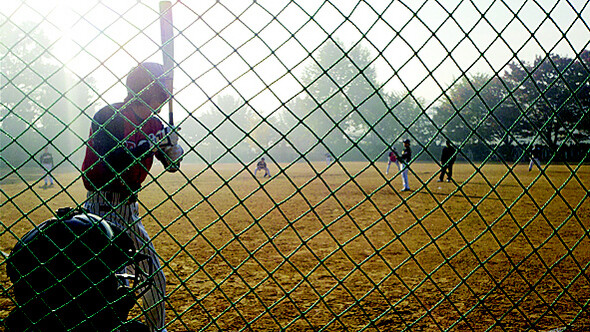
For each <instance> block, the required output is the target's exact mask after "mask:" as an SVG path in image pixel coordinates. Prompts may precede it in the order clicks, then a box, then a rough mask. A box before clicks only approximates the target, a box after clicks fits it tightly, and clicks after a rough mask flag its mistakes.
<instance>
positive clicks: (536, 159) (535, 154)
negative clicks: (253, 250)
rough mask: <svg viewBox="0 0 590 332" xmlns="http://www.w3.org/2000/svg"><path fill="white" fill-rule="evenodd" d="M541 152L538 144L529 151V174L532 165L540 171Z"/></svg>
mask: <svg viewBox="0 0 590 332" xmlns="http://www.w3.org/2000/svg"><path fill="white" fill-rule="evenodd" d="M542 153H543V151H542V150H541V146H540V145H539V144H535V147H533V149H532V150H531V161H530V162H529V172H530V171H532V170H533V165H534V166H537V168H538V169H541V154H542Z"/></svg>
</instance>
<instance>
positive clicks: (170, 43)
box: [160, 1, 174, 127]
mask: <svg viewBox="0 0 590 332" xmlns="http://www.w3.org/2000/svg"><path fill="white" fill-rule="evenodd" d="M173 26H174V24H173V21H172V3H171V2H170V1H160V33H161V37H162V57H163V60H164V72H165V73H166V75H167V77H166V89H168V91H169V92H170V94H172V88H173V86H174V84H173V83H174V69H173V68H174V38H173V34H174V31H173ZM168 124H169V125H170V126H171V127H173V126H174V112H173V110H172V98H170V100H169V101H168Z"/></svg>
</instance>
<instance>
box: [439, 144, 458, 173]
mask: <svg viewBox="0 0 590 332" xmlns="http://www.w3.org/2000/svg"><path fill="white" fill-rule="evenodd" d="M456 152H457V149H455V147H453V143H452V142H451V141H450V140H447V142H446V146H445V147H444V148H443V149H442V153H441V156H440V165H441V166H440V176H439V178H438V182H442V181H443V180H444V178H445V173H446V174H447V182H451V179H452V178H453V165H455V160H456V159H457V154H456Z"/></svg>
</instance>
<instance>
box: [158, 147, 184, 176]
mask: <svg viewBox="0 0 590 332" xmlns="http://www.w3.org/2000/svg"><path fill="white" fill-rule="evenodd" d="M162 152H164V154H165V156H164V158H163V159H162V163H163V164H164V167H166V170H167V171H168V172H176V171H178V170H179V169H180V162H181V161H182V155H183V154H184V150H183V149H182V147H181V146H180V145H178V144H176V145H172V146H166V147H163V148H162Z"/></svg>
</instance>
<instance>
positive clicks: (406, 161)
mask: <svg viewBox="0 0 590 332" xmlns="http://www.w3.org/2000/svg"><path fill="white" fill-rule="evenodd" d="M399 160H400V161H401V166H400V171H401V172H402V185H403V188H402V191H410V190H411V189H410V183H409V182H408V171H409V169H408V167H409V165H410V160H412V149H411V148H410V140H409V139H406V140H405V141H404V150H403V151H402V155H401V156H400V157H399Z"/></svg>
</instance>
